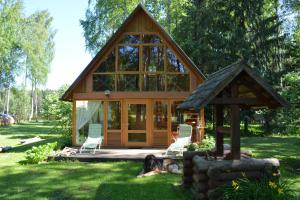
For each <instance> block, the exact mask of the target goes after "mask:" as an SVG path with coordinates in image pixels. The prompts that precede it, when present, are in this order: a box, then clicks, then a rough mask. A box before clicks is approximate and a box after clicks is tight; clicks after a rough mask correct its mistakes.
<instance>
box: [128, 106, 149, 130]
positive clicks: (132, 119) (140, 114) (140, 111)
mask: <svg viewBox="0 0 300 200" xmlns="http://www.w3.org/2000/svg"><path fill="white" fill-rule="evenodd" d="M128 130H146V105H145V104H129V105H128Z"/></svg>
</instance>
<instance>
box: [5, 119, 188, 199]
mask: <svg viewBox="0 0 300 200" xmlns="http://www.w3.org/2000/svg"><path fill="white" fill-rule="evenodd" d="M52 126H53V124H51V123H30V124H21V125H15V126H11V127H7V128H2V127H0V146H1V145H12V146H14V147H15V148H14V149H13V150H12V151H11V152H9V153H1V154H0V169H1V170H0V199H1V200H4V199H22V200H23V199H57V200H58V199H67V200H69V199H105V200H110V199H111V200H119V199H120V200H121V199H122V200H123V199H128V200H130V199H148V200H151V199H174V200H176V199H178V200H180V199H190V196H189V195H190V194H189V192H188V191H187V190H184V189H183V188H182V187H181V186H180V182H181V176H178V175H172V174H162V175H158V176H153V177H144V178H137V177H136V176H137V175H138V174H139V172H140V171H141V169H142V163H137V162H105V163H80V162H48V163H43V164H40V165H21V164H20V163H19V162H20V161H22V160H23V159H24V154H25V153H24V152H25V151H26V150H28V149H30V148H31V147H32V146H33V145H32V144H30V145H24V146H22V145H19V144H18V141H19V139H23V138H29V137H34V136H37V135H39V136H40V137H42V138H45V141H43V142H39V143H38V144H43V143H46V142H53V141H55V140H57V138H58V137H59V136H58V135H55V134H51V128H52Z"/></svg>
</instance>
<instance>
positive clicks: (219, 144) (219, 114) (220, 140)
mask: <svg viewBox="0 0 300 200" xmlns="http://www.w3.org/2000/svg"><path fill="white" fill-rule="evenodd" d="M215 108H216V155H217V156H223V154H224V137H223V133H222V132H221V131H220V130H219V129H218V128H219V127H221V126H223V117H224V116H223V106H222V105H215Z"/></svg>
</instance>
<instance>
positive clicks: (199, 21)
mask: <svg viewBox="0 0 300 200" xmlns="http://www.w3.org/2000/svg"><path fill="white" fill-rule="evenodd" d="M277 6H278V1H275V3H274V2H273V3H271V4H269V1H260V0H253V1H243V0H239V1H231V0H225V1H213V0H205V1H193V4H192V5H191V6H188V7H187V8H186V10H187V11H186V12H187V15H186V17H185V18H184V19H182V20H181V23H180V26H178V29H176V32H175V36H176V37H175V39H176V40H177V41H178V42H179V43H180V44H181V46H182V47H183V49H184V50H185V51H186V52H187V54H188V55H189V56H190V57H191V58H192V60H193V61H194V62H195V63H196V65H198V66H199V67H201V70H202V71H204V72H205V73H206V74H209V73H212V72H214V71H216V70H217V69H220V68H222V67H225V66H227V65H229V64H231V63H232V62H235V61H236V60H237V59H239V58H244V59H245V60H247V61H248V62H249V63H250V64H253V65H254V66H256V67H258V68H257V70H258V71H259V72H260V73H261V74H262V75H263V76H264V77H266V78H267V79H268V81H269V82H271V83H278V82H276V81H278V80H279V79H278V78H280V73H279V72H280V70H282V69H281V65H282V59H283V56H284V54H283V53H284V51H285V50H284V48H283V44H284V38H285V37H284V35H283V33H282V32H281V21H280V19H279V16H278V13H277V12H276V10H277ZM186 30H189V31H186ZM275 72H276V73H275ZM275 75H276V76H275Z"/></svg>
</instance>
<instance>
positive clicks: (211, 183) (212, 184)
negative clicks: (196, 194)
mask: <svg viewBox="0 0 300 200" xmlns="http://www.w3.org/2000/svg"><path fill="white" fill-rule="evenodd" d="M226 184H229V185H230V184H231V181H218V180H214V179H209V180H208V181H207V185H208V188H209V189H214V188H217V187H219V186H221V185H226Z"/></svg>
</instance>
